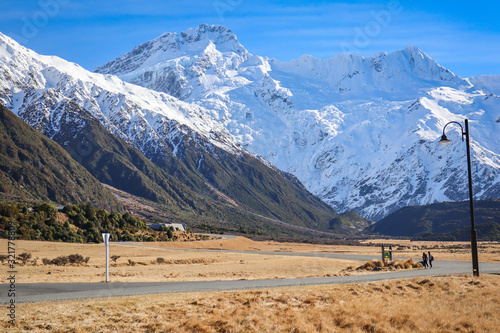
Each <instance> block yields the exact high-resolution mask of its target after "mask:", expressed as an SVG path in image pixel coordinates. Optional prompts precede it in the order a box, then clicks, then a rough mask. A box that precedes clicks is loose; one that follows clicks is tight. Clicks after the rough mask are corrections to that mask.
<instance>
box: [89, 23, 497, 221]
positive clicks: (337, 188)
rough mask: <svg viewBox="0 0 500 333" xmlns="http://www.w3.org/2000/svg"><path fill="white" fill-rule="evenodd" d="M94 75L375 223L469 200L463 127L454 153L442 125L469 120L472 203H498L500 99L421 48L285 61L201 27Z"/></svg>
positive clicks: (141, 49) (224, 32)
mask: <svg viewBox="0 0 500 333" xmlns="http://www.w3.org/2000/svg"><path fill="white" fill-rule="evenodd" d="M185 36H196V37H194V38H192V37H189V38H187V37H185ZM155 50H157V51H155ZM96 71H98V72H101V73H109V74H116V75H119V76H120V77H121V78H122V79H124V80H126V81H129V82H132V83H134V84H138V85H141V86H144V87H148V88H150V89H154V90H157V91H162V92H166V93H169V94H172V95H174V96H177V97H179V98H181V99H183V100H185V101H186V102H189V103H191V104H197V105H199V106H201V107H203V108H204V109H206V110H210V112H211V116H212V117H214V118H215V119H217V120H218V121H219V122H220V123H222V124H223V125H224V126H225V128H226V129H227V130H228V131H229V132H230V133H231V134H232V135H233V136H234V137H235V138H236V139H237V141H238V142H239V143H240V144H241V145H242V146H244V147H245V148H246V149H248V150H249V151H251V152H253V153H256V154H259V155H261V156H263V157H264V158H265V159H267V160H268V161H270V162H271V163H272V164H274V165H275V166H277V167H278V168H280V169H282V170H285V171H287V172H290V173H292V174H294V175H295V176H297V177H298V178H299V179H300V180H301V182H302V183H303V184H304V185H305V186H306V187H307V188H308V189H309V190H310V191H312V192H313V193H314V194H316V195H318V196H320V197H321V198H322V199H324V200H325V201H326V202H328V203H329V204H331V205H332V206H333V207H334V208H335V209H336V210H338V211H340V212H344V211H347V210H356V211H357V212H359V213H361V214H362V215H363V216H364V217H368V218H371V219H374V220H378V219H380V218H382V217H384V216H385V215H387V214H388V213H390V212H392V211H395V210H396V209H398V208H401V207H403V206H406V205H420V204H427V203H432V202H435V201H449V200H465V199H467V193H468V192H467V183H466V181H467V177H466V162H465V146H464V144H463V143H462V142H461V141H460V137H459V136H458V134H457V133H458V131H459V128H458V127H454V126H450V127H448V132H449V136H450V137H452V138H453V139H454V142H453V144H452V145H451V146H449V147H447V148H442V147H440V146H439V145H438V144H437V140H438V139H439V137H440V135H441V134H442V128H443V126H444V125H445V124H446V123H447V122H449V121H452V120H455V121H459V122H461V123H463V119H464V118H469V119H470V127H471V138H472V152H473V155H474V157H473V163H474V166H473V168H474V172H473V177H474V179H473V180H474V190H475V193H476V197H477V198H485V199H486V198H490V197H499V196H500V141H499V137H500V136H499V135H498V134H497V133H499V132H500V131H499V130H500V111H499V110H500V98H498V96H495V95H494V94H492V93H491V91H492V90H491V89H490V90H489V91H487V89H485V87H486V86H489V87H491V86H495V85H494V84H492V82H494V80H493V79H488V80H486V79H484V78H471V79H470V80H464V79H462V78H460V77H458V76H456V75H455V74H453V73H451V72H450V71H449V70H447V69H446V68H443V67H442V66H440V65H439V64H437V63H436V62H435V61H434V60H433V59H431V58H430V57H429V56H427V55H426V54H425V53H423V52H422V51H421V50H419V49H418V48H416V47H414V46H409V47H407V48H405V49H404V50H400V51H396V52H393V53H390V54H388V53H378V54H376V55H374V56H373V57H369V58H366V57H361V56H356V55H345V54H341V55H337V56H335V57H333V58H331V59H326V60H322V59H317V58H314V57H312V56H308V55H306V56H303V57H301V58H300V59H297V60H293V61H291V62H289V63H284V62H280V61H278V60H274V59H268V58H264V57H260V56H256V55H251V54H249V53H248V52H247V51H246V50H245V49H244V48H243V47H242V46H241V45H240V44H239V43H238V42H237V38H236V36H234V34H232V32H231V31H230V30H228V29H226V28H224V27H220V26H207V25H201V26H199V27H198V28H197V29H190V30H188V31H186V32H183V33H181V34H180V36H179V35H177V34H164V35H162V36H160V37H159V38H157V39H155V40H153V41H151V42H147V43H144V44H142V45H140V46H138V47H136V48H135V49H134V50H133V51H132V52H131V53H128V54H125V55H123V56H122V57H120V58H118V59H117V60H115V61H111V62H109V63H108V64H106V65H104V66H103V67H100V68H97V69H96ZM480 83H481V84H480ZM476 84H477V85H478V86H475V85H476Z"/></svg>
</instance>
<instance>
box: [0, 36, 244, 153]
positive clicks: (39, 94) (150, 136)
mask: <svg viewBox="0 0 500 333" xmlns="http://www.w3.org/2000/svg"><path fill="white" fill-rule="evenodd" d="M0 100H1V101H2V102H3V103H4V105H5V106H6V107H7V108H9V109H10V110H12V111H13V112H14V113H16V114H17V115H18V116H19V117H20V118H22V119H23V120H25V121H26V122H27V123H28V124H30V125H31V126H32V127H34V128H36V129H38V130H40V131H42V132H43V133H45V134H46V135H47V136H49V137H52V136H53V135H55V134H56V133H58V132H59V131H60V126H61V123H62V121H63V119H62V118H63V117H65V116H67V113H68V110H69V108H70V107H69V106H70V104H71V107H72V108H75V107H77V108H80V109H82V110H85V112H88V113H90V114H91V115H92V116H94V117H95V118H97V119H99V121H100V122H101V123H102V124H103V125H104V126H105V127H106V128H107V129H108V130H109V131H110V132H112V133H113V134H115V135H117V136H119V137H121V138H122V139H124V140H125V141H127V142H130V143H132V144H133V145H134V146H136V147H138V148H139V149H140V150H141V151H143V153H144V154H145V155H146V156H147V157H148V158H150V159H153V158H154V157H155V156H159V155H161V154H162V153H165V151H166V150H165V149H164V147H168V148H170V149H171V150H173V152H174V154H175V152H176V148H175V147H176V145H177V143H178V142H179V141H181V140H182V138H183V137H184V136H185V135H187V136H192V138H193V140H196V137H197V136H201V137H202V138H203V139H204V140H206V141H208V142H211V143H212V144H214V145H216V146H218V147H220V148H223V149H225V150H226V151H230V152H234V153H238V152H239V151H240V150H241V147H239V145H238V143H237V142H236V140H235V139H234V138H233V136H231V135H230V134H229V133H228V132H227V130H226V129H225V128H224V127H223V126H222V125H221V124H220V123H219V122H218V121H215V120H214V119H213V118H212V117H210V115H209V112H208V111H207V110H204V109H203V107H198V106H197V105H190V104H188V103H185V102H182V101H179V100H178V99H176V98H174V97H172V96H170V95H167V94H165V93H158V92H156V91H152V90H149V89H146V88H142V87H139V86H137V85H134V84H129V83H126V82H124V81H122V80H120V79H118V78H117V77H116V76H112V75H101V74H95V73H92V72H89V71H87V70H85V69H83V68H82V67H80V66H78V65H77V64H74V63H70V62H67V61H65V60H63V59H60V58H57V57H51V56H42V55H39V54H37V53H35V52H33V51H32V50H29V49H26V48H24V47H22V46H20V45H19V44H17V43H16V42H15V41H14V40H12V39H10V38H9V37H7V36H5V35H2V34H0ZM83 125H84V124H82V127H83ZM73 130H74V132H75V133H76V132H78V128H75V129H73Z"/></svg>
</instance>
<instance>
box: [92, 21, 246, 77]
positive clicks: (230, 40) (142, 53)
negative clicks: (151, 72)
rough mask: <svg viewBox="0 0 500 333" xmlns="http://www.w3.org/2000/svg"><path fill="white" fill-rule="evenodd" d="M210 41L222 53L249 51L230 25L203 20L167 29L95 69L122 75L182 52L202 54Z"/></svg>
mask: <svg viewBox="0 0 500 333" xmlns="http://www.w3.org/2000/svg"><path fill="white" fill-rule="evenodd" d="M210 44H213V45H215V48H216V49H217V50H218V51H219V52H221V53H235V54H237V55H240V56H244V57H245V58H246V57H248V55H249V53H248V51H247V50H246V49H245V48H244V47H243V46H242V45H241V44H240V42H239V41H238V39H237V38H236V35H235V34H234V33H233V32H232V31H231V30H230V29H228V28H226V27H223V26H221V25H208V24H200V25H199V26H198V27H197V28H190V29H187V30H185V31H183V32H181V33H180V34H177V33H171V32H166V33H164V34H162V35H161V36H159V37H157V38H155V39H153V40H150V41H148V42H145V43H143V44H141V45H138V46H136V47H135V48H134V49H133V50H132V51H131V52H129V53H127V54H124V55H123V56H121V57H119V58H117V59H115V60H113V61H111V62H108V63H107V64H105V65H104V66H102V67H97V68H96V69H95V72H97V73H102V74H111V73H112V74H115V75H118V76H120V75H124V74H127V73H131V72H133V71H135V70H137V69H140V68H146V67H149V66H152V65H156V64H158V63H161V62H164V61H168V60H171V59H175V58H179V57H182V56H186V55H188V56H189V55H193V54H202V53H203V52H204V51H205V49H206V48H207V47H208V46H209V45H210Z"/></svg>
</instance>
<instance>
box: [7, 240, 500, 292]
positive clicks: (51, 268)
mask: <svg viewBox="0 0 500 333" xmlns="http://www.w3.org/2000/svg"><path fill="white" fill-rule="evenodd" d="M369 242H371V243H372V244H378V243H382V242H383V241H382V240H376V241H373V240H371V241H369ZM384 242H386V243H392V244H396V243H398V244H399V245H397V246H394V247H393V250H394V255H395V256H397V257H402V258H411V257H413V258H419V257H420V256H421V254H422V251H423V250H424V249H425V250H426V251H428V250H430V251H432V253H433V255H434V257H435V258H436V260H453V259H456V260H463V261H469V260H470V249H467V248H463V247H464V246H466V245H468V244H467V243H459V242H455V243H443V242H410V241H404V240H398V241H392V240H391V241H387V240H385V241H384ZM221 244H222V248H223V249H224V250H237V251H272V252H310V253H342V254H363V255H372V256H373V258H374V259H379V258H380V256H381V255H380V248H379V247H378V246H344V245H311V244H296V243H278V242H268V241H262V242H256V241H252V240H250V239H248V238H245V237H236V238H231V239H217V240H211V241H194V242H163V243H160V242H157V243H136V245H138V246H130V245H128V246H126V245H121V244H116V243H111V245H110V256H113V255H118V256H120V258H119V259H118V260H117V261H116V263H113V262H111V267H110V281H112V282H161V281H196V280H198V281H200V280H234V279H269V278H271V279H272V278H303V277H321V276H335V275H345V274H362V272H348V273H346V272H343V270H344V269H345V268H347V267H348V266H355V267H357V266H360V265H361V264H362V263H363V262H360V261H356V260H341V259H330V258H320V257H292V256H286V255H265V254H250V253H232V252H225V251H210V252H207V251H196V250H195V251H183V250H175V249H172V248H173V247H177V248H189V249H200V250H202V249H212V250H220V245H221ZM6 251H7V240H5V239H1V240H0V254H3V253H6ZM23 252H28V253H31V255H32V258H31V260H30V261H29V262H28V263H27V265H18V266H17V267H16V269H17V271H18V280H17V282H18V283H27V282H32V283H34V282H60V281H63V282H102V281H104V266H105V248H104V245H103V244H72V243H61V242H38V241H16V253H17V255H19V254H21V253H23ZM69 254H80V255H82V256H83V257H90V260H89V262H88V264H86V265H65V266H55V265H44V264H43V263H42V260H43V259H44V258H46V259H54V258H56V257H58V256H62V255H69ZM37 258H38V259H37ZM158 258H162V259H163V260H164V263H161V264H158V263H157V259H158ZM36 259H37V260H36ZM34 260H36V266H35V263H34V262H33V261H34ZM129 260H131V261H133V262H135V265H134V266H131V265H130V264H129ZM479 260H480V261H482V262H500V244H499V243H480V249H479ZM6 265H7V263H4V264H3V267H7V266H6ZM0 267H1V266H0ZM6 272H7V270H6V269H3V270H2V275H1V276H0V279H2V281H4V280H5V278H6V274H7V273H6Z"/></svg>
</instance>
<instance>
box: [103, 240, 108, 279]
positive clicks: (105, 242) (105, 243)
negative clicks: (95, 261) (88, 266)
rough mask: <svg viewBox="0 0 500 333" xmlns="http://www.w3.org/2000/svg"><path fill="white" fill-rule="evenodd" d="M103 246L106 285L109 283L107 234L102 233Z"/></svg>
mask: <svg viewBox="0 0 500 333" xmlns="http://www.w3.org/2000/svg"><path fill="white" fill-rule="evenodd" d="M102 238H104V245H105V246H106V283H108V282H109V233H104V232H103V233H102Z"/></svg>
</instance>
